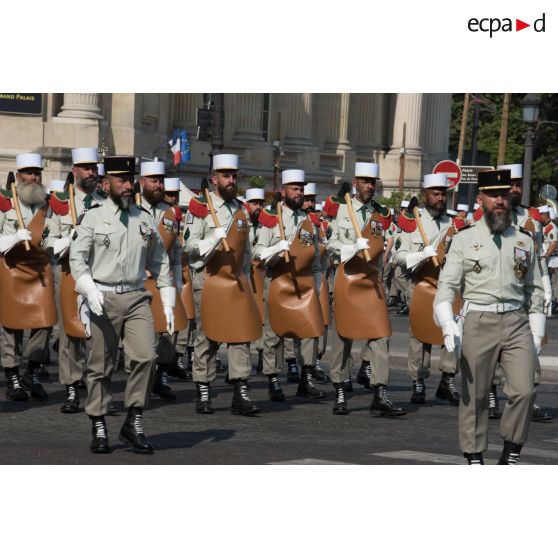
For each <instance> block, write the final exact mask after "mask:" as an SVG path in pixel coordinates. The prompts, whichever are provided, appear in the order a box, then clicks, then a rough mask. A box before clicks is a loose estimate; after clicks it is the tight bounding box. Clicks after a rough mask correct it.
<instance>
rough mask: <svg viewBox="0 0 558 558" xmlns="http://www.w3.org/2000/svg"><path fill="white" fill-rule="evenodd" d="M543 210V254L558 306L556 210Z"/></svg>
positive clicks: (547, 208) (548, 208)
mask: <svg viewBox="0 0 558 558" xmlns="http://www.w3.org/2000/svg"><path fill="white" fill-rule="evenodd" d="M543 209H544V211H543V212H540V211H539V213H540V215H541V222H542V226H543V249H542V251H541V254H542V256H543V257H544V259H545V260H546V263H547V266H548V269H549V272H550V274H551V279H552V283H553V284H554V297H553V299H554V306H556V297H558V227H557V226H556V223H555V222H554V221H555V220H556V213H555V212H554V208H552V207H549V206H548V205H546V206H543ZM551 292H552V291H551ZM549 315H550V314H549Z"/></svg>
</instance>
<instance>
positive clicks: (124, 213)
mask: <svg viewBox="0 0 558 558" xmlns="http://www.w3.org/2000/svg"><path fill="white" fill-rule="evenodd" d="M120 222H121V223H122V224H123V225H124V226H125V227H127V226H128V212H127V211H126V210H125V209H121V210H120Z"/></svg>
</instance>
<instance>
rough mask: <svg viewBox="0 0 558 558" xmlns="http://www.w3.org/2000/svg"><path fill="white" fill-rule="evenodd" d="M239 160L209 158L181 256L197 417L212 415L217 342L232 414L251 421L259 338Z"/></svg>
mask: <svg viewBox="0 0 558 558" xmlns="http://www.w3.org/2000/svg"><path fill="white" fill-rule="evenodd" d="M237 173H238V156H237V155H230V154H219V155H215V156H214V157H213V173H212V176H211V183H212V184H213V191H212V192H210V193H209V194H206V195H208V196H209V197H205V196H204V197H200V198H192V199H191V200H190V205H189V213H188V221H187V225H189V229H188V230H189V234H188V237H187V238H185V242H184V252H185V253H186V254H187V255H188V256H189V258H190V267H191V268H192V274H193V277H192V286H193V289H194V301H195V307H196V326H197V333H196V340H195V343H194V366H193V377H194V381H195V382H196V388H197V392H198V395H197V401H196V412H198V413H201V414H211V413H213V408H212V406H211V395H210V385H211V382H213V381H214V380H215V377H216V355H217V350H218V348H219V343H227V353H228V361H229V379H230V381H231V382H232V383H233V386H234V396H233V400H232V405H231V413H233V414H239V415H243V416H251V415H254V414H257V413H259V412H260V409H259V408H258V407H257V406H256V405H255V404H254V403H253V402H252V401H251V400H250V398H249V397H248V385H247V380H248V378H249V376H250V373H251V371H252V366H251V362H250V342H251V341H256V340H257V339H258V338H259V337H261V334H262V328H261V319H260V316H259V312H258V308H257V305H256V301H255V299H254V296H253V294H252V291H251V289H250V286H249V279H248V278H249V275H250V261H251V249H250V235H249V232H250V223H249V218H248V215H247V213H246V210H245V209H244V207H243V205H242V203H241V202H240V201H239V200H238V199H237V198H236V194H237Z"/></svg>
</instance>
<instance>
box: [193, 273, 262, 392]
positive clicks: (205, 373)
mask: <svg viewBox="0 0 558 558" xmlns="http://www.w3.org/2000/svg"><path fill="white" fill-rule="evenodd" d="M204 283H205V271H204V270H201V271H196V272H192V287H193V289H194V306H195V309H196V328H197V329H196V338H195V341H194V362H193V367H192V377H193V379H194V382H205V383H207V382H213V381H214V380H215V378H216V377H217V366H216V364H217V363H216V358H217V351H218V350H219V343H218V342H217V341H213V340H212V339H208V338H207V337H206V336H205V334H204V332H203V323H202V314H201V298H202V290H203V285H204ZM239 319H242V318H241V317H240V316H239ZM227 359H228V364H229V378H230V379H231V380H239V379H240V380H246V379H248V378H249V377H250V374H251V372H252V362H251V360H250V343H249V342H248V343H227Z"/></svg>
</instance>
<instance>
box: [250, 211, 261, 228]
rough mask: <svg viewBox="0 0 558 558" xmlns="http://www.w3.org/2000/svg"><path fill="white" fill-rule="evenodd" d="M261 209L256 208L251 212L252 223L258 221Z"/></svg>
mask: <svg viewBox="0 0 558 558" xmlns="http://www.w3.org/2000/svg"><path fill="white" fill-rule="evenodd" d="M260 211H261V210H260V209H256V210H254V211H252V212H251V213H250V220H251V221H252V223H254V224H256V223H257V222H258V218H259V217H260Z"/></svg>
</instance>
